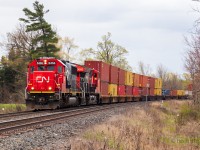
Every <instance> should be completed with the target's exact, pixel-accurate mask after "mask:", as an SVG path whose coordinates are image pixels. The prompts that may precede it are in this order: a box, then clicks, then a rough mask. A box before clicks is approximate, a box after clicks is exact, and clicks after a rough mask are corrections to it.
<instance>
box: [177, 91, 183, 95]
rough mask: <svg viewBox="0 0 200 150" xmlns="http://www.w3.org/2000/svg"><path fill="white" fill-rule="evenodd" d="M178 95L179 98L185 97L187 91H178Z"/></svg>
mask: <svg viewBox="0 0 200 150" xmlns="http://www.w3.org/2000/svg"><path fill="white" fill-rule="evenodd" d="M177 95H178V96H184V95H185V91H184V90H177Z"/></svg>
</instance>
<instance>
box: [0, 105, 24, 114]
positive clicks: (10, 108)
mask: <svg viewBox="0 0 200 150" xmlns="http://www.w3.org/2000/svg"><path fill="white" fill-rule="evenodd" d="M25 110H26V105H25V104H0V113H1V114H2V113H12V112H20V111H25Z"/></svg>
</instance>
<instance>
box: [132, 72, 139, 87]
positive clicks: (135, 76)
mask: <svg viewBox="0 0 200 150" xmlns="http://www.w3.org/2000/svg"><path fill="white" fill-rule="evenodd" d="M139 77H140V76H139V74H136V73H133V86H134V87H140V82H139Z"/></svg>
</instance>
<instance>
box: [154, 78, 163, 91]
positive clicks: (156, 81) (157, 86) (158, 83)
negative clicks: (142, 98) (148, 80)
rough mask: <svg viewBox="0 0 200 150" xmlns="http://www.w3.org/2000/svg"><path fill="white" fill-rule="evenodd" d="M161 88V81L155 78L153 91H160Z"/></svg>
mask: <svg viewBox="0 0 200 150" xmlns="http://www.w3.org/2000/svg"><path fill="white" fill-rule="evenodd" d="M161 88H162V79H160V78H156V79H155V89H161Z"/></svg>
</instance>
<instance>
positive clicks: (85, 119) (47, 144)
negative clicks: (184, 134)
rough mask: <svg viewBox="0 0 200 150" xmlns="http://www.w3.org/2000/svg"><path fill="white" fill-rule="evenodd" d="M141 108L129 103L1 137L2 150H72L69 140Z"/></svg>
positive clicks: (138, 105) (136, 104)
mask: <svg viewBox="0 0 200 150" xmlns="http://www.w3.org/2000/svg"><path fill="white" fill-rule="evenodd" d="M140 106H143V105H142V102H141V103H138V102H136V103H135V102H133V103H127V105H123V106H122V107H116V108H112V109H111V110H106V111H103V112H98V113H91V114H89V115H84V116H78V117H76V118H73V119H68V120H66V121H64V122H63V123H59V124H54V125H52V126H49V127H43V128H37V129H35V130H30V131H26V132H25V133H19V134H16V135H11V136H9V137H1V138H0V149H5V150H7V149H11V150H21V149H23V150H24V149H35V150H36V149H44V150H49V149H70V144H69V143H70V142H69V140H70V138H71V137H76V136H78V135H79V134H81V133H82V132H84V131H85V130H86V129H88V128H90V127H91V126H93V125H95V124H100V123H102V122H105V121H106V120H108V119H109V118H111V117H112V116H114V115H119V114H123V113H125V112H126V111H128V110H129V109H132V108H134V107H140Z"/></svg>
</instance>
